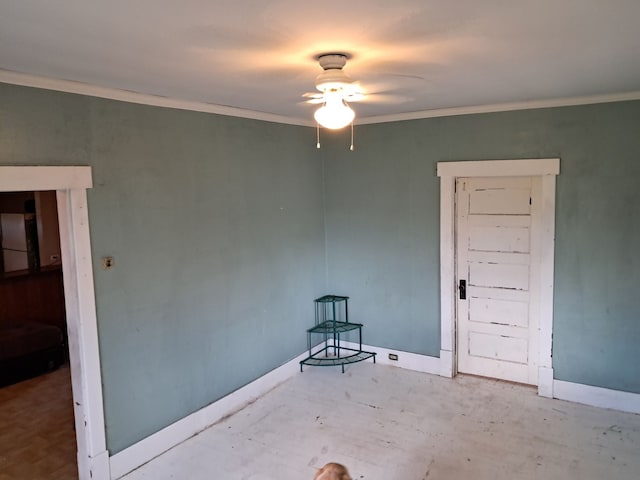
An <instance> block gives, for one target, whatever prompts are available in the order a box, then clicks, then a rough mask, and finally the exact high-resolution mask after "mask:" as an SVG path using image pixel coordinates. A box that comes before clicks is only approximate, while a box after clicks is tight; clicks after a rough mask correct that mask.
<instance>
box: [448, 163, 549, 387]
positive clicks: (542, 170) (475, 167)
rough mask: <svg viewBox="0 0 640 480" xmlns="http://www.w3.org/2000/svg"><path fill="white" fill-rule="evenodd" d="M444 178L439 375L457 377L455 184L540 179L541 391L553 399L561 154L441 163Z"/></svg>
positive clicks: (539, 367)
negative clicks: (477, 180)
mask: <svg viewBox="0 0 640 480" xmlns="http://www.w3.org/2000/svg"><path fill="white" fill-rule="evenodd" d="M437 173H438V176H439V177H440V374H441V375H444V376H447V377H453V376H455V375H456V374H457V373H458V372H457V365H456V357H457V355H456V310H455V309H456V295H457V288H456V287H457V286H456V282H455V279H456V276H455V272H456V271H455V210H456V209H455V182H456V178H458V177H527V176H539V177H541V179H542V192H541V193H542V195H541V196H542V208H541V217H542V218H541V226H542V232H541V235H542V238H541V252H540V258H541V265H540V324H539V329H540V341H539V359H538V394H539V395H542V396H545V397H553V362H552V357H551V354H552V352H551V349H552V333H553V269H554V245H555V196H556V175H558V174H559V173H560V159H559V158H544V159H527V160H487V161H468V162H438V167H437Z"/></svg>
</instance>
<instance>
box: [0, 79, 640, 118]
mask: <svg viewBox="0 0 640 480" xmlns="http://www.w3.org/2000/svg"><path fill="white" fill-rule="evenodd" d="M0 82H2V83H9V84H12V85H21V86H25V87H34V88H42V89H45V90H56V91H59V92H66V93H75V94H78V95H88V96H91V97H98V98H107V99H110V100H118V101H121V102H129V103H138V104H142V105H152V106H156V107H166V108H175V109H179V110H190V111H194V112H205V113H215V114H218V115H227V116H231V117H241V118H250V119H254V120H263V121H265V122H275V123H285V124H290V125H300V126H304V127H315V123H314V122H313V121H312V120H307V119H300V118H291V117H287V116H284V115H276V114H271V113H265V112H259V111H256V110H249V109H243V108H236V107H229V106H226V105H216V104H213V103H206V102H196V101H190V100H180V99H176V98H169V97H163V96H160V95H150V94H145V93H139V92H133V91H130V90H121V89H117V88H109V87H101V86H98V85H92V84H89V83H83V82H76V81H72V80H63V79H58V78H51V77H42V76H39V75H32V74H28V73H21V72H15V71H11V70H3V69H0ZM633 100H640V91H633V92H624V93H612V94H605V95H591V96H580V97H565V98H556V99H549V100H533V101H528V102H511V103H496V104H490V105H477V106H468V107H455V108H439V109H434V110H418V111H415V112H406V113H396V114H390V115H376V116H371V117H357V118H356V121H355V123H356V125H368V124H374V123H388V122H401V121H405V120H420V119H423V118H435V117H450V116H454V115H474V114H479V113H495V112H508V111H514V110H531V109H534V108H553V107H570V106H577V105H590V104H597V103H611V102H626V101H633Z"/></svg>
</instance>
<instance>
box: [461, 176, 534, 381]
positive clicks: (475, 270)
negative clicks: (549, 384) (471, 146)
mask: <svg viewBox="0 0 640 480" xmlns="http://www.w3.org/2000/svg"><path fill="white" fill-rule="evenodd" d="M536 195H539V179H538V178H536V177H517V178H508V177H496V178H461V179H458V180H457V184H456V262H457V277H458V278H457V280H458V281H459V280H465V281H466V284H467V289H466V293H467V295H466V299H458V301H457V317H458V318H457V320H458V329H457V332H458V335H457V340H458V371H460V372H465V373H472V374H476V375H483V376H488V377H495V378H502V379H505V380H512V381H516V382H522V383H530V384H537V364H536V363H537V360H536V359H537V354H538V352H537V318H536V319H534V318H532V314H531V313H532V308H531V307H532V296H531V295H532V289H531V285H532V275H535V273H536V271H537V270H536V269H535V268H532V259H533V258H535V257H534V255H535V254H536V252H535V251H534V250H535V245H536V242H535V241H533V240H535V235H536V234H537V232H534V231H533V230H534V228H535V225H536V221H535V218H534V216H535V214H536V211H537V210H536V209H535V208H533V205H534V204H535V202H537V201H538V198H536ZM532 247H534V248H532ZM533 293H534V294H535V293H536V292H535V291H534V292H533Z"/></svg>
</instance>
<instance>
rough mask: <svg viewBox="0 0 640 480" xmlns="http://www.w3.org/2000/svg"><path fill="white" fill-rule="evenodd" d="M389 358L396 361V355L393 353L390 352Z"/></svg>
mask: <svg viewBox="0 0 640 480" xmlns="http://www.w3.org/2000/svg"><path fill="white" fill-rule="evenodd" d="M389 360H394V361H396V362H397V361H398V355H397V354H395V353H390V354H389Z"/></svg>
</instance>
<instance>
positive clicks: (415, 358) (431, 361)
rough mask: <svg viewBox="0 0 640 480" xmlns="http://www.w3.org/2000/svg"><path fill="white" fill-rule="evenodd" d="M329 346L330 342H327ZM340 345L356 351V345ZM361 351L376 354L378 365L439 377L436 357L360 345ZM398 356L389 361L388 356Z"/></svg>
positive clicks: (439, 366) (439, 370) (343, 343)
mask: <svg viewBox="0 0 640 480" xmlns="http://www.w3.org/2000/svg"><path fill="white" fill-rule="evenodd" d="M329 343H330V344H331V341H329ZM340 345H342V346H344V347H347V348H352V349H354V350H357V349H358V347H359V344H358V343H355V342H340ZM362 350H364V351H366V352H373V353H375V354H376V363H379V364H380V365H391V366H394V367H400V368H404V369H406V370H414V371H416V372H422V373H430V374H432V375H440V372H441V365H440V359H439V358H438V357H430V356H428V355H421V354H418V353H411V352H405V351H402V350H394V349H389V348H382V347H374V346H372V345H362ZM390 353H392V354H396V355H398V360H389V354H390Z"/></svg>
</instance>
